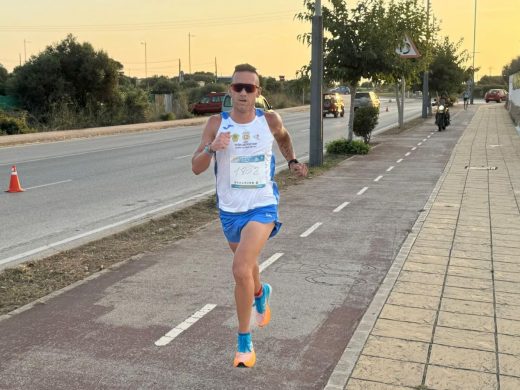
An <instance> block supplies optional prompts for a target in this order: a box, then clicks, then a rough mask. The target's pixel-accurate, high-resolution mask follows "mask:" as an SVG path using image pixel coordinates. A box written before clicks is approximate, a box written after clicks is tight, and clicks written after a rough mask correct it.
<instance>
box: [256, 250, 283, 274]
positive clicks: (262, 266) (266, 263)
mask: <svg viewBox="0 0 520 390" xmlns="http://www.w3.org/2000/svg"><path fill="white" fill-rule="evenodd" d="M282 256H283V253H275V254H274V255H272V256H271V257H270V258H268V259H267V260H266V261H264V262H263V263H262V264H260V266H259V267H258V268H260V272H262V271H263V270H264V269H266V268H267V267H269V266H270V265H271V264H273V263H274V262H275V261H276V260H278V259H279V258H280V257H282Z"/></svg>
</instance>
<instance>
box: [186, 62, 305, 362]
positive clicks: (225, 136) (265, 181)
mask: <svg viewBox="0 0 520 390" xmlns="http://www.w3.org/2000/svg"><path fill="white" fill-rule="evenodd" d="M260 92H261V88H260V80H259V77H258V73H257V71H256V68H255V67H253V66H251V65H249V64H241V65H237V66H236V67H235V71H234V73H233V77H232V84H231V86H230V87H229V95H230V96H231V100H232V102H233V108H232V110H231V112H229V113H226V112H223V113H221V114H218V115H213V116H211V117H210V118H209V119H208V122H207V123H206V126H205V128H204V131H203V133H202V139H201V142H200V145H199V147H198V148H197V150H195V152H194V154H193V158H192V160H191V164H192V170H193V173H195V174H196V175H198V174H200V173H202V172H204V171H205V170H206V169H208V167H209V166H210V164H211V161H212V160H213V159H215V175H216V182H217V183H216V187H217V189H216V192H217V207H218V209H219V215H220V220H221V223H222V229H223V231H224V235H225V237H226V239H227V241H228V244H229V247H230V248H231V250H232V251H233V254H234V256H233V276H234V279H235V302H236V310H237V317H238V336H237V337H238V342H237V345H238V347H237V352H236V354H235V359H234V361H233V365H234V366H235V367H253V366H254V364H255V361H256V354H255V350H254V348H253V343H252V340H251V329H250V319H251V314H252V313H251V312H252V310H253V307H254V310H255V320H256V323H257V325H258V326H259V327H264V326H266V325H267V324H268V323H269V321H270V319H271V309H270V308H269V298H270V296H271V294H272V288H271V286H270V285H269V284H267V283H260V273H259V268H258V257H259V255H260V252H261V251H262V249H263V247H264V246H265V244H266V242H267V240H268V239H269V238H270V237H273V236H275V235H276V234H277V233H278V231H279V229H280V226H281V223H280V222H279V221H278V198H279V193H278V188H277V185H276V183H275V182H274V172H275V158H274V157H275V156H274V154H273V141H274V140H276V143H277V144H278V147H279V148H280V151H281V153H282V155H283V156H284V158H285V159H286V160H287V161H288V165H289V169H290V171H291V172H292V173H294V174H295V175H297V176H302V177H304V176H307V166H306V165H305V164H302V163H300V162H299V161H298V160H297V159H296V155H295V153H294V150H293V146H292V141H291V136H290V134H289V132H288V131H287V129H286V128H285V127H284V126H283V123H282V119H281V118H280V115H278V114H277V113H275V112H273V111H269V112H263V111H262V110H260V109H255V99H256V97H258V96H259V95H260ZM253 302H254V305H252V303H253Z"/></svg>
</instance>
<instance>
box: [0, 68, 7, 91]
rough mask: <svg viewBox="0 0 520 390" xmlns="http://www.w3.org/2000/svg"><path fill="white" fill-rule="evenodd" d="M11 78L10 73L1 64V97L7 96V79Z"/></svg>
mask: <svg viewBox="0 0 520 390" xmlns="http://www.w3.org/2000/svg"><path fill="white" fill-rule="evenodd" d="M8 76H9V72H7V69H6V68H4V66H3V65H2V64H0V95H5V94H6V93H5V89H6V88H5V84H6V82H7V77H8Z"/></svg>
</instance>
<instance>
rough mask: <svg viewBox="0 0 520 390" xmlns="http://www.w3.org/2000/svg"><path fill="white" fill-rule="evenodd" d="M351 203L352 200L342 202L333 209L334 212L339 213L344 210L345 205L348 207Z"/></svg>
mask: <svg viewBox="0 0 520 390" xmlns="http://www.w3.org/2000/svg"><path fill="white" fill-rule="evenodd" d="M349 204H350V202H344V203H342V204H340V205H339V206H338V207H336V208H335V209H334V210H332V212H333V213H338V212H340V211H341V210H343V209H344V208H345V207H347V206H348V205H349Z"/></svg>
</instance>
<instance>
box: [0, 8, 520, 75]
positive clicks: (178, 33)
mask: <svg viewBox="0 0 520 390" xmlns="http://www.w3.org/2000/svg"><path fill="white" fill-rule="evenodd" d="M424 3H425V4H426V0H424ZM322 4H324V5H325V4H327V1H326V0H322ZM348 4H349V5H353V4H355V1H353V0H349V1H348ZM431 4H432V7H433V13H434V15H435V17H436V20H440V21H441V28H442V31H441V34H442V35H448V36H449V37H450V39H451V40H452V41H458V40H459V39H460V38H464V44H463V47H464V48H465V49H467V50H468V51H469V52H470V54H471V53H472V52H473V12H474V4H475V0H431ZM302 8H303V0H263V1H243V0H242V1H239V0H227V1H225V2H222V1H214V0H212V1H209V0H191V1H186V0H169V1H167V0H148V1H146V2H145V1H143V0H89V1H77V0H66V1H65V0H23V1H2V5H1V10H2V17H1V18H0V64H2V65H3V66H4V67H6V68H7V70H8V71H12V69H13V68H14V67H15V66H16V65H18V64H19V63H20V61H21V62H22V63H23V62H24V61H25V58H26V57H27V59H29V57H30V56H31V55H35V54H38V53H39V52H41V51H42V50H44V49H45V47H46V46H48V45H50V44H52V43H56V42H58V41H61V40H62V39H63V38H65V36H66V35H67V34H68V33H72V34H73V35H75V36H76V37H77V38H78V40H79V41H80V42H84V41H87V42H90V43H91V44H92V45H93V46H94V48H95V49H96V50H104V51H106V52H107V53H108V55H109V56H110V57H112V58H113V59H115V60H117V61H119V62H121V63H122V64H123V65H124V72H125V74H127V75H130V76H137V77H143V76H145V45H144V44H142V42H143V43H144V42H146V60H147V61H146V62H147V74H148V76H152V75H154V74H159V75H166V76H168V77H172V76H176V75H178V72H179V59H180V60H181V68H182V70H183V71H184V72H186V73H189V62H190V61H189V59H190V56H189V50H188V47H189V43H190V42H191V70H192V72H195V71H210V72H215V58H216V62H217V71H218V74H219V76H220V75H230V74H231V73H232V70H233V67H234V65H235V64H237V63H242V62H249V63H251V64H253V65H255V66H256V67H257V68H258V69H259V72H260V73H261V74H262V75H264V76H273V77H278V76H279V75H284V76H285V77H286V78H287V79H292V78H294V77H295V73H296V71H297V70H298V69H300V68H301V67H302V66H303V65H305V64H308V62H309V59H310V48H308V47H306V46H305V45H304V44H302V43H300V42H299V41H298V40H297V35H298V34H301V33H304V32H307V31H310V29H311V26H310V24H303V23H301V22H298V21H295V20H294V15H295V13H296V12H298V11H299V10H301V9H302ZM188 34H190V35H191V39H190V38H189V36H188ZM24 40H25V45H24ZM475 51H476V54H475V65H476V66H477V67H480V71H479V72H478V74H477V77H476V78H477V79H479V78H480V77H482V76H483V75H489V74H491V75H499V74H500V73H501V70H502V67H503V66H504V65H506V64H509V63H510V62H511V60H512V59H513V58H516V57H517V56H519V55H520V0H500V1H497V0H477V31H476V49H475ZM468 65H471V59H470V60H469V62H468Z"/></svg>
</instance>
